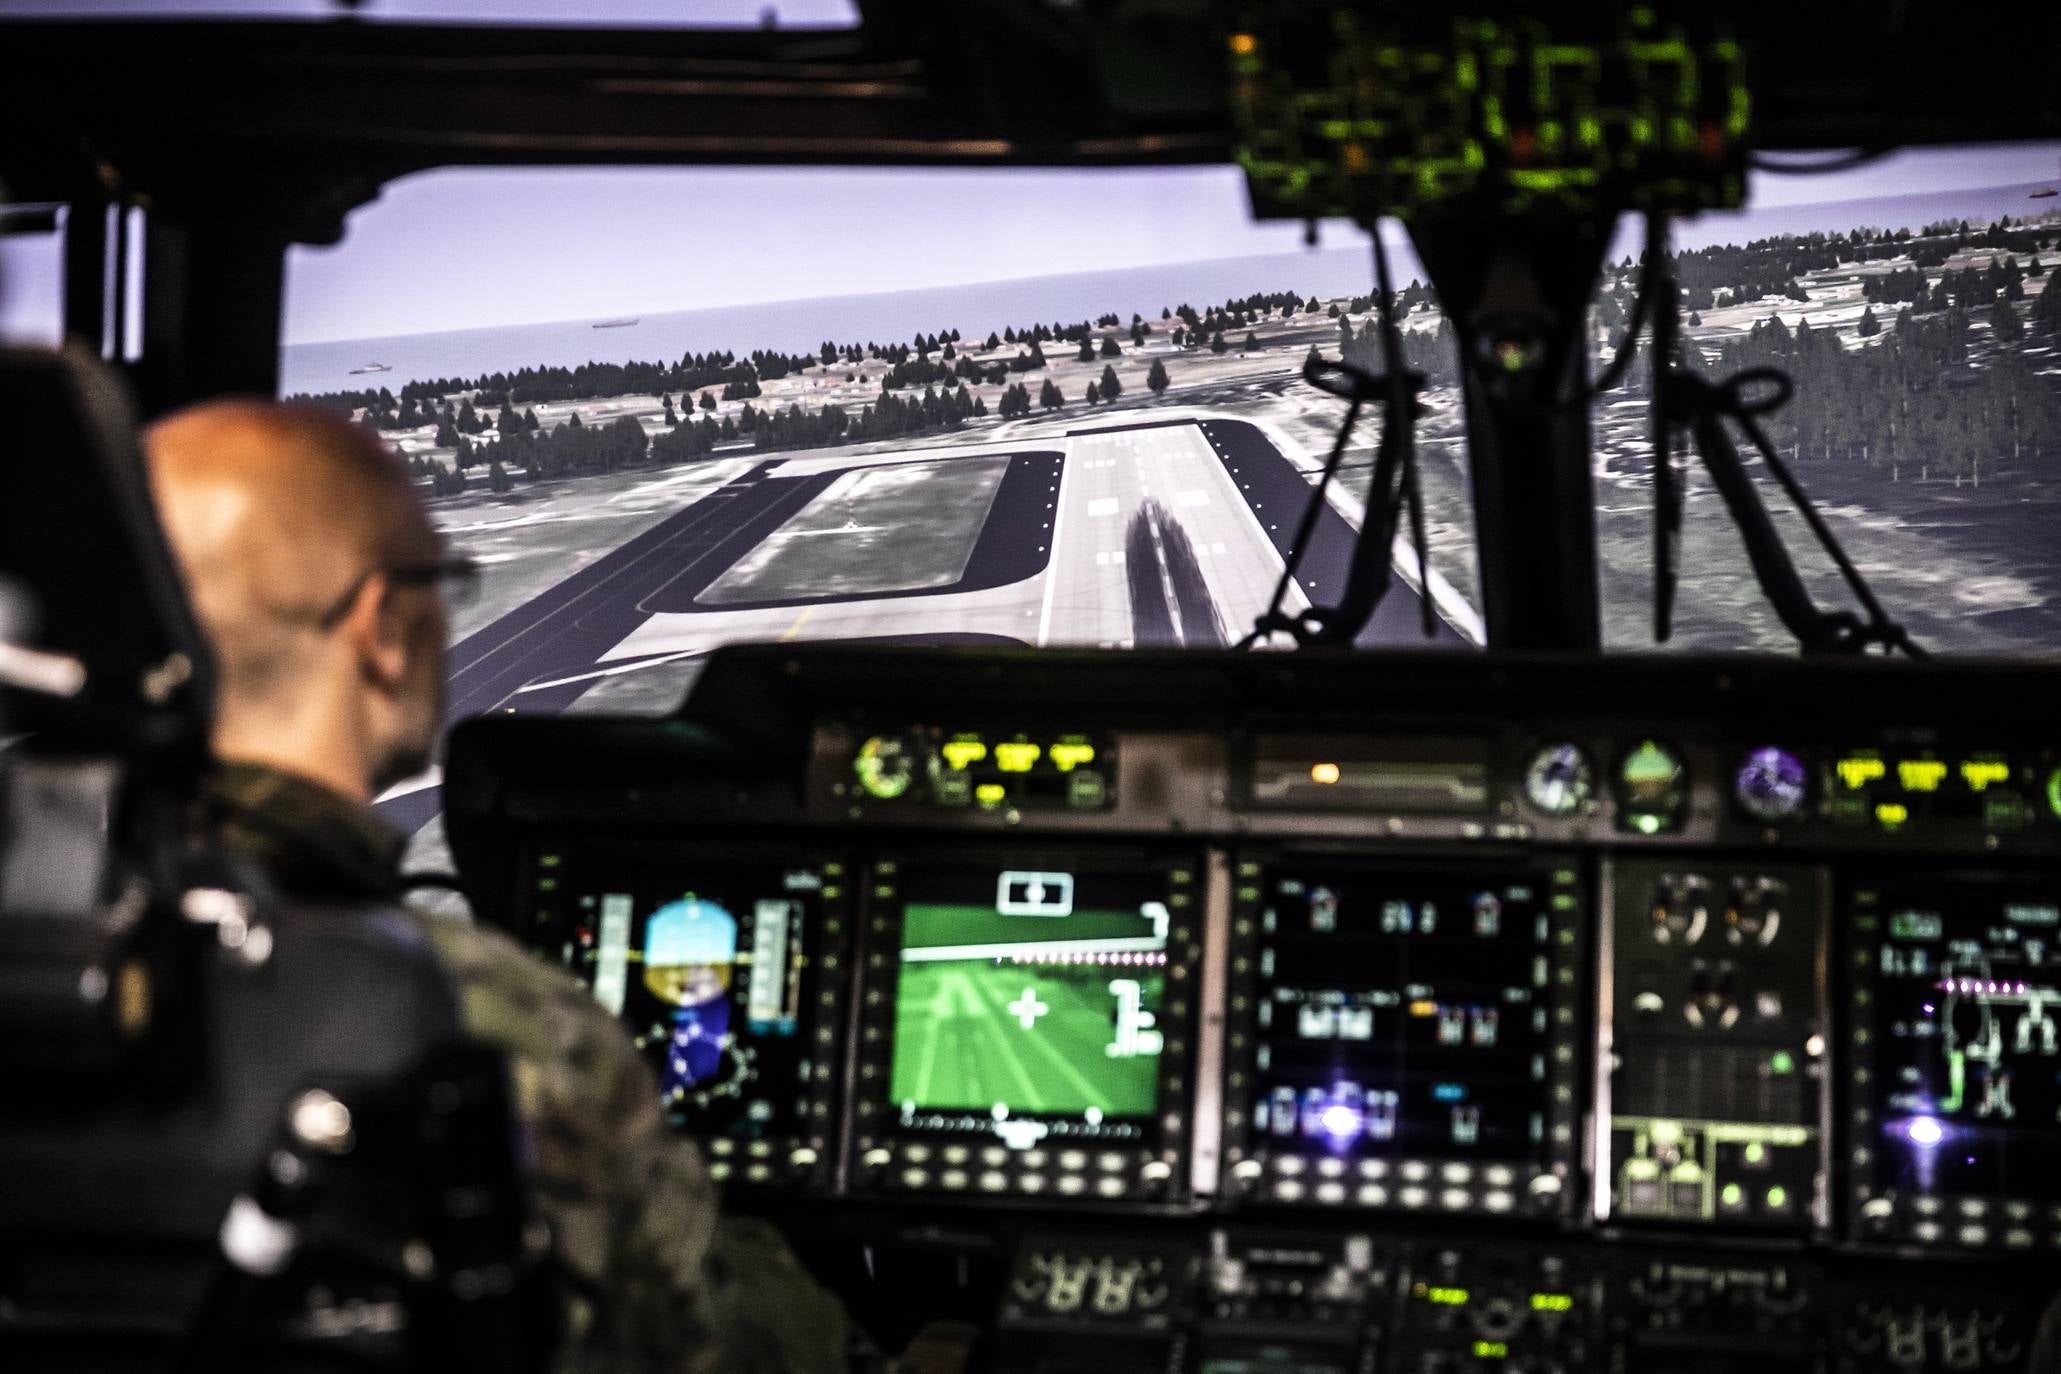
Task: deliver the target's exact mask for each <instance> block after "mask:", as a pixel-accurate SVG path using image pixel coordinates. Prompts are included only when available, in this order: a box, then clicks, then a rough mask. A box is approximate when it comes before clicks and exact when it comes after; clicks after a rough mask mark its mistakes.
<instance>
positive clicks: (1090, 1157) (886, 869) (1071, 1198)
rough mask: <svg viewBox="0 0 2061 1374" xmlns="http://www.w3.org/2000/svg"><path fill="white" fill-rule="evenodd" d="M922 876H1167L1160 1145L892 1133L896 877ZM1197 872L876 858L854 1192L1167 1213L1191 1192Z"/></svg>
mask: <svg viewBox="0 0 2061 1374" xmlns="http://www.w3.org/2000/svg"><path fill="white" fill-rule="evenodd" d="M925 865H930V866H933V867H935V868H940V869H966V868H978V867H983V866H995V867H997V869H998V870H999V869H1002V868H1015V869H1035V870H1041V871H1068V872H1075V873H1078V872H1082V871H1086V872H1105V873H1125V874H1135V873H1137V872H1139V871H1140V870H1141V869H1149V870H1153V871H1157V872H1159V873H1161V874H1163V875H1164V877H1165V885H1166V892H1167V906H1168V910H1169V912H1170V914H1171V917H1172V920H1171V923H1170V925H1169V926H1168V931H1167V944H1166V955H1167V962H1166V985H1165V992H1164V995H1163V997H1162V1001H1161V1006H1160V1011H1159V1026H1160V1029H1161V1031H1162V1033H1163V1035H1164V1037H1165V1039H1164V1044H1163V1047H1162V1049H1161V1051H1160V1062H1159V1078H1158V1093H1157V1106H1156V1108H1155V1122H1156V1126H1157V1131H1156V1134H1157V1137H1158V1138H1157V1139H1152V1140H1146V1141H1141V1142H1111V1143H1107V1144H1097V1143H1089V1142H1083V1143H1081V1144H1080V1145H1078V1146H1076V1145H1070V1144H1052V1145H1046V1144H1044V1143H1042V1142H1040V1143H1038V1144H1035V1145H1032V1146H1030V1147H1028V1148H1025V1149H1020V1150H1019V1149H1012V1148H1010V1147H1009V1146H1007V1145H1006V1144H1004V1143H1003V1142H1002V1140H1001V1139H999V1138H994V1137H984V1138H980V1139H975V1140H964V1141H955V1140H950V1139H947V1138H945V1137H944V1136H941V1135H939V1134H935V1133H930V1132H910V1131H905V1130H903V1129H902V1128H901V1126H900V1123H899V1121H898V1119H897V1117H898V1115H899V1114H898V1113H897V1111H896V1110H895V1107H894V1104H893V1103H892V1102H891V1101H890V1100H889V1090H888V1084H889V1081H890V1076H891V1073H892V1064H893V1054H894V1027H895V1010H896V1007H895V996H896V990H897V987H898V985H899V980H900V963H901V934H902V920H903V902H904V898H903V888H902V883H903V879H904V876H905V875H906V874H908V873H911V872H913V871H918V870H921V869H922V868H923V867H924V866H925ZM1203 872H1204V866H1203V862H1202V855H1201V854H1200V853H1199V852H1192V851H1187V850H1173V851H1169V850H1164V849H1151V850H1148V849H1140V848H1134V847H1127V848H1114V847H1102V846H1094V847H1089V846H1078V847H1076V846H1067V847H1036V846H991V847H980V848H970V849H960V848H952V849H947V850H936V849H922V848H914V847H911V848H906V849H898V850H894V851H885V850H884V851H881V852H878V853H876V854H875V855H874V857H873V859H872V861H871V863H870V865H869V868H868V870H867V878H866V884H865V911H864V915H863V918H862V919H863V924H864V931H865V945H864V953H863V960H862V965H861V981H862V989H863V990H862V993H861V996H860V1001H859V1016H858V1053H857V1054H856V1056H854V1060H855V1063H854V1079H853V1087H852V1110H851V1119H852V1129H851V1145H850V1150H851V1157H850V1168H849V1173H848V1179H849V1183H850V1187H851V1189H852V1191H854V1192H859V1193H866V1192H888V1193H903V1194H907V1193H945V1194H953V1195H959V1196H965V1197H971V1198H979V1197H989V1198H1022V1197H1026V1196H1030V1197H1037V1198H1039V1199H1041V1200H1050V1201H1055V1202H1062V1203H1064V1202H1082V1203H1094V1204H1098V1205H1100V1206H1104V1207H1107V1206H1109V1205H1111V1204H1121V1203H1123V1202H1124V1201H1126V1200H1129V1201H1132V1202H1138V1203H1146V1204H1165V1203H1170V1202H1175V1201H1178V1200H1179V1199H1181V1198H1182V1197H1184V1196H1185V1195H1186V1193H1187V1189H1188V1177H1187V1172H1186V1171H1187V1168H1188V1144H1189V1137H1190V1131H1191V1124H1192V1123H1191V1121H1190V1117H1189V1105H1190V1097H1191V1092H1192V1087H1193V1083H1194V1057H1195V1045H1194V1026H1195V1011H1196V1001H1197V998H1198V996H1199V995H1200V992H1201V989H1200V987H1199V985H1198V975H1199V972H1200V969H1201V964H1202V942H1201V929H1202V920H1203V880H1202V875H1203Z"/></svg>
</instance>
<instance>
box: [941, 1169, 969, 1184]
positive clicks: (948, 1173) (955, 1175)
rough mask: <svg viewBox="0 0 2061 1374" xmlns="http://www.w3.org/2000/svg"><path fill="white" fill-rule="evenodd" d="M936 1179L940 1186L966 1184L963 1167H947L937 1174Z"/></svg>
mask: <svg viewBox="0 0 2061 1374" xmlns="http://www.w3.org/2000/svg"><path fill="white" fill-rule="evenodd" d="M937 1181H938V1186H939V1187H940V1188H952V1189H959V1188H964V1187H965V1186H966V1171H965V1170H964V1169H947V1170H945V1171H944V1172H943V1173H941V1174H939V1175H938V1176H937Z"/></svg>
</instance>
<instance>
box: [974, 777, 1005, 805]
mask: <svg viewBox="0 0 2061 1374" xmlns="http://www.w3.org/2000/svg"><path fill="white" fill-rule="evenodd" d="M1008 796H1009V789H1008V788H1006V787H1004V786H1002V784H1001V783H999V782H984V783H982V784H981V785H980V786H978V787H976V788H974V789H973V799H974V800H975V801H977V802H979V803H980V804H981V805H982V806H1000V805H1001V804H1002V802H1003V801H1004V800H1005V799H1006V798H1007V797H1008Z"/></svg>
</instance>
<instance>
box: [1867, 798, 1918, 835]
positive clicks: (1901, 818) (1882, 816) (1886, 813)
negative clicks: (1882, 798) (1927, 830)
mask: <svg viewBox="0 0 2061 1374" xmlns="http://www.w3.org/2000/svg"><path fill="white" fill-rule="evenodd" d="M1910 818H1911V808H1910V807H1908V806H1905V805H1904V804H1903V803H1902V802H1883V803H1882V804H1881V805H1879V806H1877V807H1876V808H1875V819H1876V820H1878V821H1880V822H1882V824H1883V825H1885V826H1887V827H1888V828H1890V829H1892V830H1894V829H1895V828H1896V827H1897V826H1900V825H1902V824H1903V823H1904V822H1905V821H1907V820H1909V819H1910Z"/></svg>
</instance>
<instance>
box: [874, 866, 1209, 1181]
mask: <svg viewBox="0 0 2061 1374" xmlns="http://www.w3.org/2000/svg"><path fill="white" fill-rule="evenodd" d="M1196 901H1197V893H1196V882H1195V874H1194V870H1193V869H1192V867H1190V866H1189V865H1187V864H1185V863H1182V862H1153V861H1146V860H1140V861H1138V862H1135V863H1124V862H1121V861H1109V860H1101V859H1090V858H1085V857H1083V856H1065V855H1062V856H1057V857H1054V856H1050V855H1045V856H1039V855H1037V854H1031V853H1025V854H1021V855H1001V856H997V857H996V858H995V859H993V860H992V861H979V860H976V861H968V860H965V859H962V858H957V857H955V858H953V859H950V860H945V861H939V862H934V863H932V862H916V861H910V862H907V863H897V862H895V861H891V860H889V861H882V862H880V863H877V864H876V865H875V867H874V880H873V885H872V902H873V906H872V915H871V917H870V919H869V933H870V935H871V942H870V946H869V949H870V952H869V954H868V960H867V974H868V995H867V1005H868V1007H869V1010H870V1012H871V1014H870V1015H869V1025H868V1027H867V1031H866V1040H867V1044H868V1045H869V1047H872V1053H871V1054H870V1055H869V1057H868V1059H867V1062H866V1063H865V1064H864V1065H863V1066H862V1069H861V1080H862V1084H863V1085H864V1086H865V1088H866V1095H865V1100H864V1101H863V1102H862V1103H861V1115H862V1118H863V1119H864V1121H865V1124H866V1125H867V1126H868V1127H869V1128H871V1129H873V1130H877V1131H878V1133H879V1135H880V1136H881V1138H882V1139H883V1141H889V1142H892V1143H891V1144H882V1145H879V1146H876V1147H874V1149H875V1150H877V1151H878V1152H879V1154H880V1159H878V1160H876V1162H877V1163H884V1162H885V1160H886V1159H888V1158H899V1159H900V1160H901V1161H902V1162H903V1167H902V1168H901V1170H900V1172H899V1173H897V1174H895V1175H893V1178H892V1181H893V1182H897V1183H899V1184H900V1185H901V1186H906V1187H926V1186H938V1187H943V1188H946V1189H954V1188H968V1189H971V1190H975V1191H979V1190H982V1189H985V1190H986V1191H991V1192H994V1191H1021V1190H1023V1189H1021V1188H1020V1185H1021V1184H1022V1183H1023V1181H1024V1180H1025V1179H1026V1178H1037V1179H1039V1180H1040V1181H1039V1182H1036V1183H1032V1184H1030V1185H1029V1188H1028V1191H1032V1192H1036V1191H1041V1190H1042V1189H1043V1188H1044V1187H1045V1186H1046V1184H1045V1180H1050V1182H1051V1184H1052V1187H1053V1191H1055V1192H1058V1193H1061V1194H1065V1193H1069V1192H1075V1191H1088V1190H1092V1191H1099V1192H1100V1193H1101V1194H1102V1195H1104V1196H1112V1197H1113V1196H1120V1195H1122V1194H1123V1193H1124V1192H1125V1191H1126V1190H1127V1189H1129V1188H1130V1187H1131V1186H1132V1185H1133V1183H1134V1182H1135V1181H1137V1180H1136V1179H1135V1178H1134V1175H1136V1174H1138V1173H1139V1172H1140V1171H1145V1181H1147V1182H1152V1183H1161V1184H1163V1183H1166V1182H1169V1181H1170V1180H1171V1177H1172V1174H1173V1159H1172V1157H1170V1156H1167V1155H1166V1151H1167V1150H1168V1148H1169V1146H1170V1145H1171V1144H1173V1143H1176V1142H1178V1140H1179V1137H1180V1135H1181V1132H1182V1129H1183V1127H1184V1126H1185V1121H1186V1115H1185V1111H1184V1109H1183V1105H1182V1103H1181V1099H1180V1097H1179V1093H1180V1092H1181V1090H1182V1089H1183V1088H1185V1087H1186V1084H1187V1078H1186V1070H1185V1067H1184V1061H1185V1057H1186V1055H1187V1052H1188V1045H1187V1042H1186V1038H1185V1027H1186V1024H1187V1021H1188V1018H1189V1014H1190V1007H1189V1000H1188V999H1189V993H1188V990H1187V985H1188V981H1189V980H1190V979H1191V977H1192V972H1193V968H1192V963H1193V947H1194V942H1195V925H1194V916H1195V904H1196ZM1177 985H1178V990H1177ZM1170 1123H1171V1124H1170ZM934 1163H935V1164H939V1165H942V1166H944V1167H941V1168H933V1167H932V1165H933V1164H934ZM976 1163H978V1164H985V1165H986V1166H987V1167H986V1168H969V1167H964V1166H970V1165H973V1164H976ZM1091 1165H1092V1167H1090V1166H1091ZM954 1166H960V1167H954ZM1090 1179H1092V1180H1093V1182H1092V1183H1091V1182H1090V1181H1089V1180H1090Z"/></svg>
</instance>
